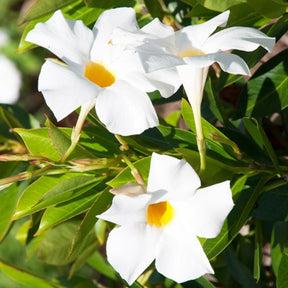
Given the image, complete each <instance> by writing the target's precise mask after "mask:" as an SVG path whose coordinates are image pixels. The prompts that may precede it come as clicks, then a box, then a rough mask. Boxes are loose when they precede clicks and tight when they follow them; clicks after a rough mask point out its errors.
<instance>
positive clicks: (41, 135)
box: [14, 128, 61, 161]
mask: <svg viewBox="0 0 288 288" xmlns="http://www.w3.org/2000/svg"><path fill="white" fill-rule="evenodd" d="M14 131H15V132H16V133H17V134H19V135H20V136H21V138H22V139H23V141H24V143H25V144H26V147H27V149H28V150H29V152H30V153H31V154H32V155H33V156H41V157H45V158H48V159H50V160H52V161H59V160H60V159H61V156H60V154H59V152H58V151H57V150H56V149H55V147H54V145H53V143H52V142H51V140H50V138H49V131H48V129H47V128H39V129H20V128H19V129H18V128H17V129H14Z"/></svg>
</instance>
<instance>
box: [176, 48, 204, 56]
mask: <svg viewBox="0 0 288 288" xmlns="http://www.w3.org/2000/svg"><path fill="white" fill-rule="evenodd" d="M199 55H205V53H204V52H203V51H201V50H200V49H188V50H185V51H182V52H179V53H177V56H179V57H181V58H184V57H191V56H199Z"/></svg>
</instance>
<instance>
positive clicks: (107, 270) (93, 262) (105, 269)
mask: <svg viewBox="0 0 288 288" xmlns="http://www.w3.org/2000/svg"><path fill="white" fill-rule="evenodd" d="M87 263H88V264H89V265H90V266H92V267H93V268H94V269H96V270H97V271H98V272H100V273H101V274H103V275H105V276H106V277H108V278H110V279H112V280H117V279H118V277H117V273H116V272H115V270H114V269H113V268H112V267H111V265H110V264H109V263H108V262H107V261H106V259H104V258H103V256H102V255H101V254H100V253H99V252H98V251H96V252H95V253H94V254H93V255H92V256H91V257H90V258H89V259H88V261H87Z"/></svg>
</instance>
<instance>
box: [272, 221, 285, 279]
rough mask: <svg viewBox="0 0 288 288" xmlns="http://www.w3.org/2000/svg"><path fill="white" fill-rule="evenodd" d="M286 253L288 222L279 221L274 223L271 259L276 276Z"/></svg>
mask: <svg viewBox="0 0 288 288" xmlns="http://www.w3.org/2000/svg"><path fill="white" fill-rule="evenodd" d="M285 254H286V255H288V222H285V221H281V222H280V221H279V222H276V223H275V224H274V227H273V230H272V236H271V259H272V267H273V271H274V273H275V275H276V277H277V276H278V271H279V267H280V263H281V259H282V257H283V255H285Z"/></svg>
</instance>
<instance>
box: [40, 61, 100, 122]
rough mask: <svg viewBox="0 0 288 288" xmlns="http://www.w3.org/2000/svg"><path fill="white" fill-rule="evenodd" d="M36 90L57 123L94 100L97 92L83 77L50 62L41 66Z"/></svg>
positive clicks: (92, 84) (97, 88)
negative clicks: (39, 92) (41, 94)
mask: <svg viewBox="0 0 288 288" xmlns="http://www.w3.org/2000/svg"><path fill="white" fill-rule="evenodd" d="M38 89H39V91H41V92H42V93H43V95H44V98H45V101H46V103H47V105H48V106H49V108H50V109H51V110H52V112H53V113H54V115H55V117H56V119H57V120H58V121H60V120H61V119H63V118H64V117H66V116H67V115H69V114H70V113H71V112H73V111H74V110H75V109H77V108H78V107H79V106H81V105H82V104H84V103H86V102H88V101H90V100H92V99H93V98H95V97H96V96H97V94H98V92H99V87H98V86H97V85H95V84H94V83H92V82H90V81H89V80H88V79H86V78H85V77H83V76H80V75H79V74H76V73H75V72H74V71H72V70H70V69H69V67H67V66H64V65H61V64H57V63H55V62H52V61H50V60H47V61H46V62H45V63H44V65H43V66H42V69H41V72H40V75H39V82H38Z"/></svg>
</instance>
